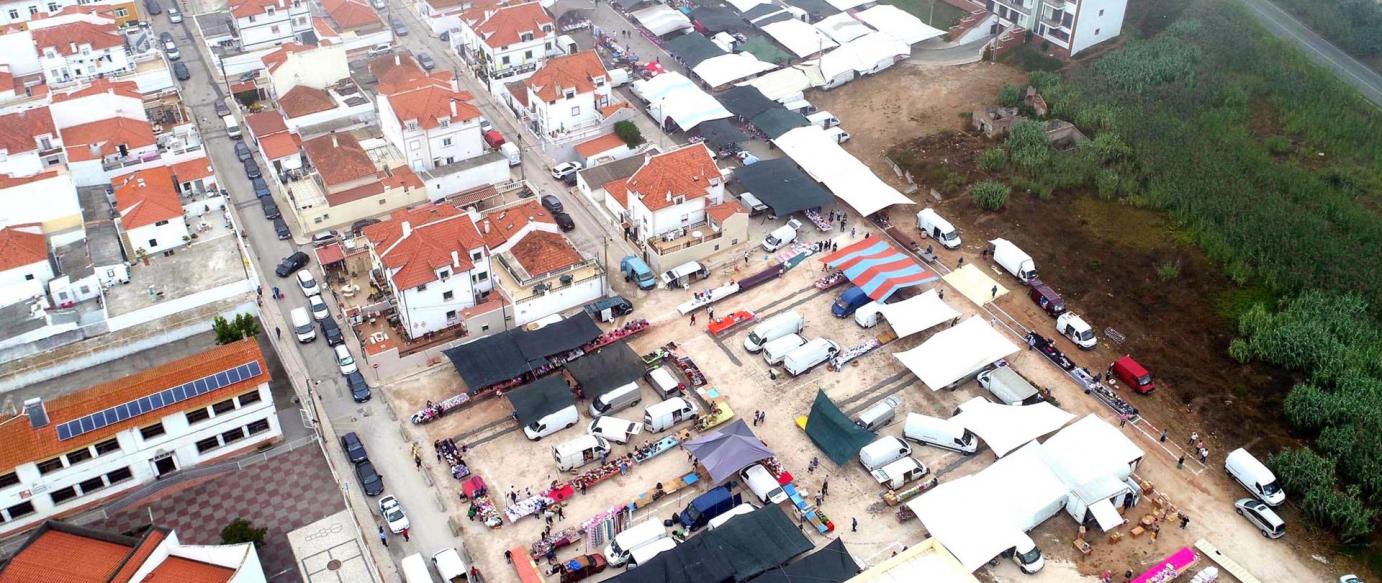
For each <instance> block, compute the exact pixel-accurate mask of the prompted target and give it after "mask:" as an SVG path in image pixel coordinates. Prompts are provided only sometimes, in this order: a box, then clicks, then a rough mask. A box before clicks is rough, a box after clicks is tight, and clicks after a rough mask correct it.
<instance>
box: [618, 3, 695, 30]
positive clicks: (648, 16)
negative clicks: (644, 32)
mask: <svg viewBox="0 0 1382 583" xmlns="http://www.w3.org/2000/svg"><path fill="white" fill-rule="evenodd" d="M632 15H633V17H634V19H636V20H638V23H639V24H641V25H643V28H646V29H648V30H649V31H650V32H652V33H653V34H654V35H657V36H662V35H664V34H667V33H669V32H675V31H678V30H686V29H689V28H691V19H690V18H687V17H686V15H685V14H682V13H681V11H680V10H677V9H675V8H672V7H671V6H668V5H666V4H653V5H652V6H649V7H647V8H644V9H642V10H635V11H634V12H632Z"/></svg>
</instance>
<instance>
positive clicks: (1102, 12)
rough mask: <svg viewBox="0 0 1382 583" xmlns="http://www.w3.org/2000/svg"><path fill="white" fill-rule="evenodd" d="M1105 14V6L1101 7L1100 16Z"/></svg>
mask: <svg viewBox="0 0 1382 583" xmlns="http://www.w3.org/2000/svg"><path fill="white" fill-rule="evenodd" d="M1103 15H1104V9H1103V8H1100V9H1099V16H1103Z"/></svg>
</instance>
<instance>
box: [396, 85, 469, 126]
mask: <svg viewBox="0 0 1382 583" xmlns="http://www.w3.org/2000/svg"><path fill="white" fill-rule="evenodd" d="M387 97H388V100H389V106H390V107H392V108H393V113H394V117H395V118H397V119H398V123H400V124H406V123H407V122H409V121H416V122H417V124H418V127H420V128H422V129H424V130H430V129H433V128H436V127H438V126H440V125H441V121H442V120H450V122H451V123H460V122H464V121H469V120H472V119H475V118H478V117H480V110H479V109H476V108H475V106H473V105H471V104H469V103H467V102H466V100H468V99H470V98H471V95H470V94H469V93H465V92H461V91H452V90H451V89H450V88H449V87H448V88H443V87H439V86H438V84H436V83H426V84H421V86H418V87H416V88H413V89H409V90H404V91H400V92H398V93H394V94H392V95H388V96H387Z"/></svg>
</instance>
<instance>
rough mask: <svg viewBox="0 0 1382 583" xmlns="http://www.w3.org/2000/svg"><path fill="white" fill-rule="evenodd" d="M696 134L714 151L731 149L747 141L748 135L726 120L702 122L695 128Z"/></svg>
mask: <svg viewBox="0 0 1382 583" xmlns="http://www.w3.org/2000/svg"><path fill="white" fill-rule="evenodd" d="M696 132H697V133H699V134H700V135H701V137H702V138H704V139H705V142H706V143H707V144H710V145H711V147H712V148H714V149H716V150H723V149H726V148H731V147H733V146H736V145H738V144H739V143H740V142H743V141H744V140H747V139H749V135H748V134H746V133H744V130H741V129H739V126H736V125H734V122H731V121H729V120H727V119H712V120H710V121H707V122H702V123H701V124H700V125H698V126H696Z"/></svg>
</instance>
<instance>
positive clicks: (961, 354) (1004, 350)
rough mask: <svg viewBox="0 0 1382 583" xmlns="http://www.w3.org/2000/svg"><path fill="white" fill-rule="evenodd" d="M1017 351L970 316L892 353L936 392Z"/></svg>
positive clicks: (979, 319)
mask: <svg viewBox="0 0 1382 583" xmlns="http://www.w3.org/2000/svg"><path fill="white" fill-rule="evenodd" d="M841 251H843V249H841ZM1017 351H1018V348H1017V345H1015V344H1013V343H1012V342H1011V341H1009V340H1008V339H1007V337H1005V336H1003V334H1002V333H1001V332H999V331H997V330H994V329H993V326H990V325H989V323H988V322H985V321H984V319H983V318H981V317H979V316H973V317H971V318H970V319H968V320H965V321H963V322H960V323H959V324H958V325H956V326H955V327H953V328H949V329H946V330H942V331H940V332H937V333H935V335H933V336H931V337H930V338H928V339H926V342H923V343H921V345H920V346H917V347H916V348H913V349H911V350H908V351H907V352H896V353H893V356H895V357H897V359H898V360H899V361H902V364H903V365H904V366H906V367H907V369H908V370H911V371H912V374H915V375H917V378H919V379H921V382H923V383H925V384H926V386H928V387H930V388H931V390H933V391H938V390H940V389H942V388H945V387H948V386H950V385H951V384H953V383H954V382H955V381H958V380H960V379H963V378H965V377H967V376H969V375H971V374H974V373H976V372H978V371H979V369H981V368H983V367H986V366H988V365H990V364H992V363H993V362H994V361H996V360H998V359H1000V358H1003V357H1006V356H1009V355H1012V354H1014V353H1016V352H1017ZM947 546H949V545H947Z"/></svg>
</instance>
